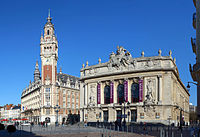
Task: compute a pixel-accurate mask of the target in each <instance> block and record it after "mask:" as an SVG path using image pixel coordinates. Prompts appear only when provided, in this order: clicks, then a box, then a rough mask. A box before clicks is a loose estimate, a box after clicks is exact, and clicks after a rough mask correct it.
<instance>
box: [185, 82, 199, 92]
mask: <svg viewBox="0 0 200 137" xmlns="http://www.w3.org/2000/svg"><path fill="white" fill-rule="evenodd" d="M190 83H191V84H194V85H196V86H198V84H197V83H194V82H190V81H189V82H188V85H187V89H188V91H189V90H190V87H191V86H190Z"/></svg>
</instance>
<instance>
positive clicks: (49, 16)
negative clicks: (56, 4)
mask: <svg viewBox="0 0 200 137" xmlns="http://www.w3.org/2000/svg"><path fill="white" fill-rule="evenodd" d="M48 17H51V16H50V9H49V14H48Z"/></svg>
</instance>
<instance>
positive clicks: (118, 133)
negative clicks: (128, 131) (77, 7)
mask: <svg viewBox="0 0 200 137" xmlns="http://www.w3.org/2000/svg"><path fill="white" fill-rule="evenodd" d="M118 134H119V126H117V136H118Z"/></svg>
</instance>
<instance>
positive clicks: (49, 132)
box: [0, 126, 151, 137]
mask: <svg viewBox="0 0 200 137" xmlns="http://www.w3.org/2000/svg"><path fill="white" fill-rule="evenodd" d="M102 134H104V137H105V136H107V137H109V136H110V137H151V136H148V135H139V134H135V133H123V132H117V131H112V130H105V129H100V128H94V127H87V128H84V127H78V126H65V127H55V126H48V127H40V126H34V127H33V128H31V127H30V126H24V127H18V128H17V131H16V132H15V133H13V134H9V133H8V132H7V131H6V130H4V131H0V137H102Z"/></svg>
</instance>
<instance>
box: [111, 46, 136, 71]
mask: <svg viewBox="0 0 200 137" xmlns="http://www.w3.org/2000/svg"><path fill="white" fill-rule="evenodd" d="M135 63H136V61H135V60H134V59H133V58H132V56H131V54H130V52H128V51H127V50H126V49H124V48H123V47H121V46H120V47H119V46H117V51H116V54H115V53H114V52H112V53H111V54H110V60H109V62H108V68H109V69H112V68H115V69H117V70H119V69H123V68H129V67H135Z"/></svg>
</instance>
